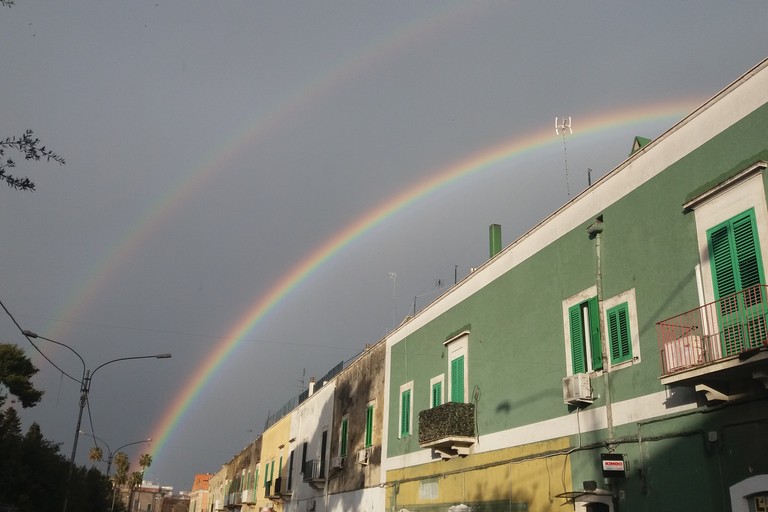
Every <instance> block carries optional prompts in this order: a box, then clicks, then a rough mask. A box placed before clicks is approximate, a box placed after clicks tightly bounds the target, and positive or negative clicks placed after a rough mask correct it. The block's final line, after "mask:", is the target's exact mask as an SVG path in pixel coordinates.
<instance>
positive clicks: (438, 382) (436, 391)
mask: <svg viewBox="0 0 768 512" xmlns="http://www.w3.org/2000/svg"><path fill="white" fill-rule="evenodd" d="M429 388H430V389H431V390H432V393H431V395H430V399H429V400H430V402H429V406H430V407H438V406H440V405H443V376H442V375H438V376H437V377H432V379H431V380H430V381H429Z"/></svg>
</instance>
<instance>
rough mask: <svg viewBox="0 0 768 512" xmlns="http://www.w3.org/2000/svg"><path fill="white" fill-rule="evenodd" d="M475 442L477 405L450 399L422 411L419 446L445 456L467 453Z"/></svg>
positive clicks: (457, 455) (462, 455)
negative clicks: (450, 400)
mask: <svg viewBox="0 0 768 512" xmlns="http://www.w3.org/2000/svg"><path fill="white" fill-rule="evenodd" d="M474 444H475V406H474V404H464V403H457V402H448V403H445V404H443V405H440V406H437V407H433V408H432V409H426V410H423V411H421V412H420V413H419V446H421V447H422V448H432V449H434V450H435V451H436V452H437V453H439V454H440V457H442V458H443V459H444V460H447V459H451V458H453V457H466V456H467V455H469V449H470V447H472V445H474Z"/></svg>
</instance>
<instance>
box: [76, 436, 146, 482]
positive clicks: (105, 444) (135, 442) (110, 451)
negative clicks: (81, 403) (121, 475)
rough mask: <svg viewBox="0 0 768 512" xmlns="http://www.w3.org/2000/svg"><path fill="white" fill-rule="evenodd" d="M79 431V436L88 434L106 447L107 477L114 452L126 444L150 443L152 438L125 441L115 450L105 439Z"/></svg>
mask: <svg viewBox="0 0 768 512" xmlns="http://www.w3.org/2000/svg"><path fill="white" fill-rule="evenodd" d="M79 433H80V435H81V436H88V437H92V438H94V439H96V440H97V441H101V442H102V443H104V446H106V447H107V478H109V470H110V469H111V468H112V459H113V457H114V456H115V454H116V453H117V452H119V451H120V450H122V449H123V448H125V447H126V446H133V445H134V444H141V443H151V442H152V438H151V437H150V438H148V439H142V440H141V441H134V442H132V443H126V444H124V445H123V446H119V447H118V448H117V449H116V450H114V451H112V449H111V448H110V447H109V444H107V442H106V441H105V440H103V439H102V438H100V437H98V436H95V435H93V434H89V433H88V432H83V431H82V430H80V431H79Z"/></svg>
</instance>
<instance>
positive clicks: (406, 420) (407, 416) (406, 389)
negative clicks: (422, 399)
mask: <svg viewBox="0 0 768 512" xmlns="http://www.w3.org/2000/svg"><path fill="white" fill-rule="evenodd" d="M412 391H413V381H411V382H409V383H408V384H403V385H402V386H400V437H401V438H402V437H407V436H409V435H411V418H412V416H413V397H412V396H411V393H412Z"/></svg>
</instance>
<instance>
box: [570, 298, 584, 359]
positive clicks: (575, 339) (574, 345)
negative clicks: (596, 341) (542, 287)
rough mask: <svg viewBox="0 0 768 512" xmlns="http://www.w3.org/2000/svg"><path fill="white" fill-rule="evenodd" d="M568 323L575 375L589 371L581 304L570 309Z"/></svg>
mask: <svg viewBox="0 0 768 512" xmlns="http://www.w3.org/2000/svg"><path fill="white" fill-rule="evenodd" d="M568 322H569V323H570V328H571V363H572V365H573V373H574V374H576V373H584V372H586V371H587V368H586V361H585V357H584V352H585V350H584V331H583V329H582V325H581V304H576V305H575V306H571V307H570V308H568Z"/></svg>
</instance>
